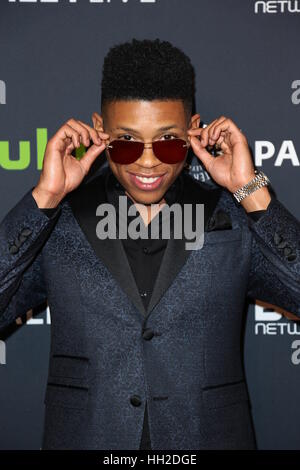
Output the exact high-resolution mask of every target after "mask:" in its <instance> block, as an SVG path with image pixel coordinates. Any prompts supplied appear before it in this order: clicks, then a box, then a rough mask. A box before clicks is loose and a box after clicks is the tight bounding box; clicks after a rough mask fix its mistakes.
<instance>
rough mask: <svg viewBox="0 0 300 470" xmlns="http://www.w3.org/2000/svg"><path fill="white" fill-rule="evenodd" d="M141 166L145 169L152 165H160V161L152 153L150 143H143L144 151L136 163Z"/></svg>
mask: <svg viewBox="0 0 300 470" xmlns="http://www.w3.org/2000/svg"><path fill="white" fill-rule="evenodd" d="M136 163H138V164H139V165H141V166H145V167H147V166H148V167H151V166H154V165H157V164H158V163H161V162H160V160H159V159H158V158H157V157H156V155H155V154H154V152H153V147H152V143H151V142H150V143H145V144H144V150H143V153H142V155H141V156H140V158H139V159H138V160H137V161H136Z"/></svg>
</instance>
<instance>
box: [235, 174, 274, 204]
mask: <svg viewBox="0 0 300 470" xmlns="http://www.w3.org/2000/svg"><path fill="white" fill-rule="evenodd" d="M254 173H255V175H256V176H255V177H254V178H253V179H252V180H251V181H249V183H247V184H245V185H244V186H242V187H241V188H239V189H238V190H237V191H235V192H234V193H233V195H234V197H235V199H236V200H237V201H238V202H241V201H242V200H243V199H244V198H245V197H247V196H249V195H250V194H252V193H253V192H254V191H256V190H257V189H259V188H262V187H263V186H267V185H268V184H269V183H270V180H269V178H268V177H267V176H266V175H265V174H264V173H263V172H262V171H261V170H256V169H255V170H254Z"/></svg>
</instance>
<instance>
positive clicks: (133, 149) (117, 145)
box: [108, 140, 144, 165]
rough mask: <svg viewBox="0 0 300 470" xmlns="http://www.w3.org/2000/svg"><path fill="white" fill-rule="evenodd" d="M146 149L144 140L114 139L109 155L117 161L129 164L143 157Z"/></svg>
mask: <svg viewBox="0 0 300 470" xmlns="http://www.w3.org/2000/svg"><path fill="white" fill-rule="evenodd" d="M143 150H144V144H143V142H130V141H126V140H113V141H112V142H110V143H109V148H108V151H109V155H110V158H111V159H112V160H113V161H114V162H115V163H121V164H123V165H129V164H130V163H133V162H135V161H136V160H137V159H138V158H140V157H141V155H142V153H143Z"/></svg>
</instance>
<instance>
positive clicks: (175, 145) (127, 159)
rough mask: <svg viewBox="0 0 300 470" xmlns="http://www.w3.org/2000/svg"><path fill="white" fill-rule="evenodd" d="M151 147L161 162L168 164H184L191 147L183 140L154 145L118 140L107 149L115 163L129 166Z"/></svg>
mask: <svg viewBox="0 0 300 470" xmlns="http://www.w3.org/2000/svg"><path fill="white" fill-rule="evenodd" d="M146 145H150V147H146ZM151 146H152V148H153V152H154V155H155V156H156V157H157V158H158V159H159V160H160V161H161V162H163V163H168V164H169V163H179V162H182V161H183V160H184V159H185V157H186V154H187V152H188V148H187V147H189V145H187V143H186V141H185V140H183V139H172V140H157V141H155V142H152V144H144V142H135V141H128V140H117V139H116V140H113V141H112V142H110V143H109V144H107V145H106V148H107V150H108V153H109V155H110V158H111V159H112V160H113V161H114V162H115V163H121V164H122V165H129V164H130V163H133V162H135V161H136V160H138V159H139V158H140V157H141V156H142V154H143V152H144V148H151Z"/></svg>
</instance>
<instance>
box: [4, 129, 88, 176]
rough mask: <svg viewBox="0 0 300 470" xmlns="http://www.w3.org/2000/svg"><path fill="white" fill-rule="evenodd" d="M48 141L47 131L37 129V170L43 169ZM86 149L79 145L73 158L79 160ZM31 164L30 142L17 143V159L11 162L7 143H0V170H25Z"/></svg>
mask: <svg viewBox="0 0 300 470" xmlns="http://www.w3.org/2000/svg"><path fill="white" fill-rule="evenodd" d="M47 141H48V131H47V129H42V128H41V129H37V130H36V164H37V169H38V170H41V169H42V168H43V159H44V154H45V149H46V145H47ZM85 152H86V149H85V147H84V145H81V146H80V147H79V148H76V149H75V150H74V153H75V158H77V160H80V159H81V157H82V156H83V155H84V154H85ZM30 162H31V145H30V141H26V140H25V141H23V140H21V141H20V142H19V159H18V160H16V159H14V160H11V159H10V155H9V142H8V141H0V168H3V169H4V170H25V169H26V168H28V167H29V165H30Z"/></svg>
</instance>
